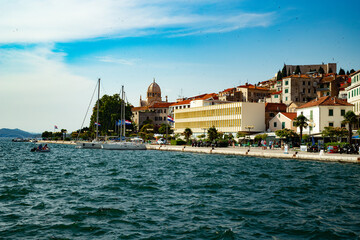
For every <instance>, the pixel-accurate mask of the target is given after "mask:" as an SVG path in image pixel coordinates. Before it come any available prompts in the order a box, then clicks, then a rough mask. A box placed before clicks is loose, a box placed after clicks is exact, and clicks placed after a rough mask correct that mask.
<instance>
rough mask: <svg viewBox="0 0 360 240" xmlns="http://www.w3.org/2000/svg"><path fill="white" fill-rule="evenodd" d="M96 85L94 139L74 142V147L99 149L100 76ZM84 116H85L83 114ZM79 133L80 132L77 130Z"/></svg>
mask: <svg viewBox="0 0 360 240" xmlns="http://www.w3.org/2000/svg"><path fill="white" fill-rule="evenodd" d="M97 87H98V100H97V104H96V109H97V112H96V123H95V125H96V135H95V139H94V140H93V141H92V142H77V143H76V146H75V147H76V148H89V149H101V145H102V144H103V142H101V141H99V125H100V124H99V103H100V78H99V79H98V83H97ZM85 117H86V116H85ZM79 135H80V132H79Z"/></svg>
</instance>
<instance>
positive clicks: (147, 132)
mask: <svg viewBox="0 0 360 240" xmlns="http://www.w3.org/2000/svg"><path fill="white" fill-rule="evenodd" d="M153 131H154V125H153V124H145V125H144V126H142V128H141V129H140V132H139V134H140V137H141V138H142V139H144V140H149V139H151V138H153V136H154V132H153Z"/></svg>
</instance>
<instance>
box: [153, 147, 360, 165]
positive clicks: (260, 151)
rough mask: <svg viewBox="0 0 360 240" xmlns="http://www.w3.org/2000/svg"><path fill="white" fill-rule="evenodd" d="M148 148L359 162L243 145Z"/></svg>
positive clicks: (359, 157)
mask: <svg viewBox="0 0 360 240" xmlns="http://www.w3.org/2000/svg"><path fill="white" fill-rule="evenodd" d="M146 147H147V149H148V150H158V151H180V152H191V153H206V154H224V155H240V156H250V157H262V158H283V159H298V160H315V161H325V162H343V163H357V164H359V163H360V155H355V154H352V155H346V154H330V153H324V154H323V155H320V154H319V153H308V152H300V151H298V152H296V151H292V150H291V151H289V152H288V154H285V153H284V151H283V150H277V149H276V150H275V149H274V150H273V149H271V150H270V149H266V150H263V149H261V148H250V149H249V148H244V147H235V148H233V147H227V148H214V149H212V148H206V147H191V146H171V145H170V146H169V145H168V146H165V145H147V146H146Z"/></svg>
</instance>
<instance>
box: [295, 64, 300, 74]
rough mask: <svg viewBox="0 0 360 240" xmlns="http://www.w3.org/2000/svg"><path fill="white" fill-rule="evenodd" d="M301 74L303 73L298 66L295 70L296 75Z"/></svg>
mask: <svg viewBox="0 0 360 240" xmlns="http://www.w3.org/2000/svg"><path fill="white" fill-rule="evenodd" d="M299 73H301V71H300V66H299V65H297V66H296V69H295V74H299Z"/></svg>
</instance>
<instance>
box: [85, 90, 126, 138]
mask: <svg viewBox="0 0 360 240" xmlns="http://www.w3.org/2000/svg"><path fill="white" fill-rule="evenodd" d="M121 104H122V100H121V99H120V96H119V94H114V95H112V96H109V95H104V96H102V98H100V102H99V123H100V124H101V125H100V127H99V132H100V134H101V135H106V134H107V133H108V131H109V130H112V131H115V124H116V122H117V121H118V120H120V119H121V116H120V108H121ZM96 114H97V108H96V104H95V106H94V108H93V113H92V115H91V117H90V126H89V128H90V131H91V133H92V134H94V133H95V129H96V126H95V122H96ZM131 117H132V112H131V106H130V104H129V103H127V104H125V119H126V120H131ZM126 127H127V128H129V127H130V126H126Z"/></svg>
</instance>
